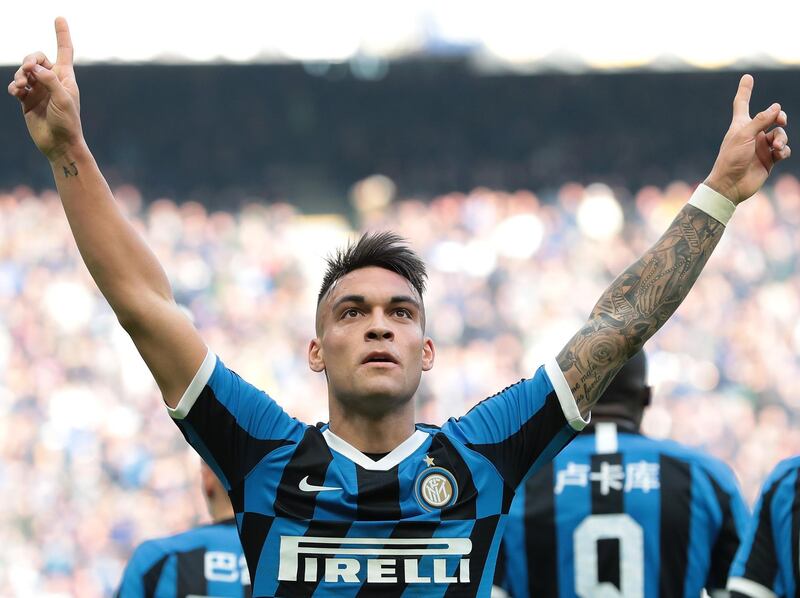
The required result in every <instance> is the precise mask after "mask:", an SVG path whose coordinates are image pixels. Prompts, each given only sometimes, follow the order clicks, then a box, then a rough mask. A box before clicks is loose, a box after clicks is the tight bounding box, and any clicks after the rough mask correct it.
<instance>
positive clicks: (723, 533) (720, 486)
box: [706, 463, 750, 594]
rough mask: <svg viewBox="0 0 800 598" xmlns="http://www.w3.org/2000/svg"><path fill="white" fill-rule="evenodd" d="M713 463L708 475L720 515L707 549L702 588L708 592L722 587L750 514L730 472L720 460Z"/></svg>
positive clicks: (724, 584)
mask: <svg viewBox="0 0 800 598" xmlns="http://www.w3.org/2000/svg"><path fill="white" fill-rule="evenodd" d="M714 465H715V467H714V468H713V469H712V470H711V471H710V472H709V477H710V479H711V483H712V487H713V489H714V494H715V498H716V502H717V505H718V506H719V509H720V511H721V513H722V517H721V520H720V526H719V532H718V533H717V538H716V541H715V542H714V545H713V547H712V549H711V563H710V566H709V570H708V578H707V580H706V589H707V590H708V591H709V592H710V593H712V594H713V593H714V592H715V591H717V590H724V589H725V587H726V585H727V582H728V572H729V571H730V567H731V564H732V563H733V559H734V557H735V556H736V551H737V550H738V549H739V545H740V544H741V542H742V538H743V537H744V535H745V533H746V531H747V525H748V522H749V520H750V513H749V511H748V508H747V505H746V504H745V502H744V498H742V493H741V489H740V488H739V483H738V482H737V480H736V477H735V476H734V475H733V472H732V471H731V470H730V469H729V468H728V467H727V466H726V465H724V464H723V463H715V464H714Z"/></svg>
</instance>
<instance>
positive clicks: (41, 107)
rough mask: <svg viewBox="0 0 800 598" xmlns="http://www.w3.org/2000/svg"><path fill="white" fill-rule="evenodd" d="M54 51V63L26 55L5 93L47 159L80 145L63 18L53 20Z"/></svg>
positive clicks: (75, 88) (39, 54) (76, 96)
mask: <svg viewBox="0 0 800 598" xmlns="http://www.w3.org/2000/svg"><path fill="white" fill-rule="evenodd" d="M55 29H56V41H57V43H58V51H57V55H56V61H55V63H52V62H50V60H49V59H48V58H47V56H45V54H44V53H43V52H34V53H33V54H29V55H28V56H26V57H25V59H24V60H23V61H22V65H21V66H20V67H19V69H17V72H16V73H15V75H14V80H13V81H12V82H11V83H10V84H9V85H8V93H9V94H10V95H12V96H14V97H16V98H17V99H18V100H19V101H20V104H21V105H22V112H23V114H24V115H25V123H26V124H27V126H28V132H29V133H30V135H31V138H32V139H33V142H34V143H35V144H36V147H38V148H39V151H41V152H42V153H43V154H44V155H45V156H47V158H48V159H50V160H51V161H52V160H55V159H57V158H59V157H60V156H61V155H63V154H64V153H66V151H67V150H68V149H69V148H70V146H75V145H79V144H82V143H83V132H82V130H81V122H80V96H79V93H78V84H77V82H76V81H75V70H74V68H73V63H72V59H73V48H72V39H71V37H70V34H69V26H68V25H67V21H66V19H64V18H63V17H58V18H57V19H56V21H55Z"/></svg>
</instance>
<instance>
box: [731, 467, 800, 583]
mask: <svg viewBox="0 0 800 598" xmlns="http://www.w3.org/2000/svg"><path fill="white" fill-rule="evenodd" d="M799 568H800V457H793V458H791V459H786V460H785V461H781V462H780V463H779V464H778V466H777V467H776V468H775V469H774V470H773V471H772V473H771V474H770V475H769V477H768V478H767V481H766V482H765V483H764V487H763V488H762V489H761V495H760V496H759V498H758V501H757V502H756V508H755V512H754V513H753V519H752V520H751V522H750V527H749V528H748V530H747V533H746V534H745V536H744V539H743V540H742V545H741V547H740V548H739V552H738V553H737V554H736V559H735V560H734V562H733V566H732V567H731V575H730V580H729V581H728V589H729V590H730V591H731V596H734V597H739V596H750V597H752V598H776V597H777V596H786V597H796V596H800V588H798V583H797V580H798V578H800V569H799Z"/></svg>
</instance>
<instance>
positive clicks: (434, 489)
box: [414, 455, 458, 511]
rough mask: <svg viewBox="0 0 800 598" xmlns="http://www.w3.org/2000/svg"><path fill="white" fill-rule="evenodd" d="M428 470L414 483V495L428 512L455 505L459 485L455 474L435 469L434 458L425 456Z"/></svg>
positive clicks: (442, 469) (443, 469)
mask: <svg viewBox="0 0 800 598" xmlns="http://www.w3.org/2000/svg"><path fill="white" fill-rule="evenodd" d="M424 461H425V463H427V464H428V469H426V470H424V471H423V472H422V473H420V474H419V475H418V476H417V480H416V482H414V495H415V496H416V497H417V502H418V503H419V504H420V506H421V507H422V508H423V509H425V510H426V511H433V510H434V509H442V508H444V507H449V506H451V505H453V504H455V502H456V499H457V498H458V484H457V483H456V479H455V477H453V474H452V473H450V472H449V471H447V470H446V469H445V468H443V467H435V466H434V462H433V458H431V457H429V456H428V455H425V459H424Z"/></svg>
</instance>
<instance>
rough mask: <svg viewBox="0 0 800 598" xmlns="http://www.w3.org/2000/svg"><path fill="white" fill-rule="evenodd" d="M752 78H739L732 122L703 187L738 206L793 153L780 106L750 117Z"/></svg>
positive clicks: (746, 76)
mask: <svg viewBox="0 0 800 598" xmlns="http://www.w3.org/2000/svg"><path fill="white" fill-rule="evenodd" d="M752 92H753V77H752V76H751V75H744V76H742V78H741V80H740V81H739V89H738V90H737V91H736V97H735V98H734V99H733V119H732V120H731V126H730V127H729V128H728V132H727V133H726V134H725V137H724V138H723V140H722V146H721V147H720V150H719V154H718V155H717V160H716V162H714V167H713V168H712V169H711V174H709V175H708V178H707V179H706V180H705V184H706V185H708V186H709V187H711V188H712V189H714V190H715V191H717V192H718V193H721V194H722V195H724V196H725V197H727V198H728V199H729V200H731V201H732V202H733V203H734V204H739V203H741V202H743V201H744V200H746V199H747V198H748V197H750V196H752V195H753V194H754V193H755V192H756V191H758V190H759V189H760V188H761V186H762V185H763V184H764V182H765V181H766V180H767V177H768V176H769V173H770V172H771V171H772V167H773V166H774V165H775V164H777V163H778V162H780V161H781V160H785V159H786V158H788V157H789V156H790V155H791V153H792V150H791V148H790V147H789V137H788V136H787V134H786V131H785V130H784V128H783V127H785V126H786V124H787V122H788V117H787V115H786V112H784V111H783V110H781V106H780V104H772V105H771V106H770V107H769V108H767V109H766V110H764V111H763V112H759V113H758V114H756V116H755V117H754V118H750V96H751V94H752Z"/></svg>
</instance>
